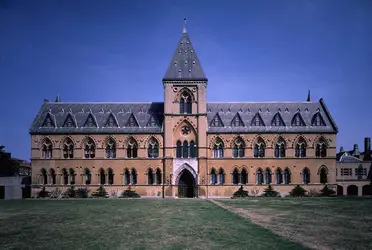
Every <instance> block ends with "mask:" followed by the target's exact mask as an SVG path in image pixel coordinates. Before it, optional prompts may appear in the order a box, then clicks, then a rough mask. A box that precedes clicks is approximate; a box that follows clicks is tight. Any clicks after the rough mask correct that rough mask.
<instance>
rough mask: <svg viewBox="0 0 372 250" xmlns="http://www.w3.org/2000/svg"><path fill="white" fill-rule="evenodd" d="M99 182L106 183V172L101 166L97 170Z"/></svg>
mask: <svg viewBox="0 0 372 250" xmlns="http://www.w3.org/2000/svg"><path fill="white" fill-rule="evenodd" d="M99 184H101V185H105V184H106V173H105V170H104V169H103V168H101V169H100V170H99Z"/></svg>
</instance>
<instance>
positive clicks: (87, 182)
mask: <svg viewBox="0 0 372 250" xmlns="http://www.w3.org/2000/svg"><path fill="white" fill-rule="evenodd" d="M84 177H85V185H90V184H91V183H92V174H91V172H90V170H89V169H88V168H86V169H84Z"/></svg>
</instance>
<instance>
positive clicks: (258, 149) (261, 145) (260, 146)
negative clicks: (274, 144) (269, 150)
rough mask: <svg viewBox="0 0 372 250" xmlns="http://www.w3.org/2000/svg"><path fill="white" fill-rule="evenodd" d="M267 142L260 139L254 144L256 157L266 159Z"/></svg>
mask: <svg viewBox="0 0 372 250" xmlns="http://www.w3.org/2000/svg"><path fill="white" fill-rule="evenodd" d="M265 148H266V145H265V142H264V140H263V139H262V138H261V137H258V139H257V141H256V143H255V144H254V157H255V158H262V157H265Z"/></svg>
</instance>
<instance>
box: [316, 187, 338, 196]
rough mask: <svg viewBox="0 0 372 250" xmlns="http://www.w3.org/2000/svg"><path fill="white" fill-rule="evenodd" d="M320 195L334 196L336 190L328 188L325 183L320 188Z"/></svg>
mask: <svg viewBox="0 0 372 250" xmlns="http://www.w3.org/2000/svg"><path fill="white" fill-rule="evenodd" d="M320 195H321V196H336V192H335V191H334V190H333V189H330V188H328V186H327V185H325V186H324V188H322V190H320Z"/></svg>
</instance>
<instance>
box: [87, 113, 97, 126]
mask: <svg viewBox="0 0 372 250" xmlns="http://www.w3.org/2000/svg"><path fill="white" fill-rule="evenodd" d="M84 127H87V128H96V127H97V123H96V120H95V119H94V117H93V114H92V113H89V114H88V117H87V119H86V121H85V123H84Z"/></svg>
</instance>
